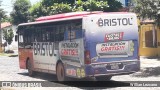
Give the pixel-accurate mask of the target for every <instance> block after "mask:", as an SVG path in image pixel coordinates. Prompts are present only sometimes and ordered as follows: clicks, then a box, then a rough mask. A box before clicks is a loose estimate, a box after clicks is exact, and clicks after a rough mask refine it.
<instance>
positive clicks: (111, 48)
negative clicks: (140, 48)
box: [96, 41, 134, 57]
mask: <svg viewBox="0 0 160 90" xmlns="http://www.w3.org/2000/svg"><path fill="white" fill-rule="evenodd" d="M133 48H134V47H133V42H132V41H119V42H107V43H101V44H97V46H96V51H97V55H98V56H100V57H103V56H105V57H117V56H118V57H128V56H132V55H133Z"/></svg>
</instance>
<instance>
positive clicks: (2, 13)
mask: <svg viewBox="0 0 160 90" xmlns="http://www.w3.org/2000/svg"><path fill="white" fill-rule="evenodd" d="M0 7H1V1H0ZM5 14H6V12H5V11H4V10H3V9H2V8H0V20H1V19H3V18H5V17H6V15H5Z"/></svg>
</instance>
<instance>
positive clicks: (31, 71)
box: [27, 60, 35, 77]
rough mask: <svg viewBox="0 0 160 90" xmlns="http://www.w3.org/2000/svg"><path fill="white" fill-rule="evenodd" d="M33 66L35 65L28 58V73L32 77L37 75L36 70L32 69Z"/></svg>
mask: <svg viewBox="0 0 160 90" xmlns="http://www.w3.org/2000/svg"><path fill="white" fill-rule="evenodd" d="M32 67H33V65H32V63H31V61H30V60H27V69H28V75H29V76H31V77H32V76H34V75H35V71H33V70H32Z"/></svg>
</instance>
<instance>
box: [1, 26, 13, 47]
mask: <svg viewBox="0 0 160 90" xmlns="http://www.w3.org/2000/svg"><path fill="white" fill-rule="evenodd" d="M13 37H14V34H13V30H12V29H11V28H10V29H9V30H7V29H3V39H4V40H6V42H7V43H8V45H11V43H12V41H13V40H12V39H13Z"/></svg>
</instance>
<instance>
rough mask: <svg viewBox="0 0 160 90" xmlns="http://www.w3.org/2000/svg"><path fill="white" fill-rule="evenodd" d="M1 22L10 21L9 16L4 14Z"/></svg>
mask: <svg viewBox="0 0 160 90" xmlns="http://www.w3.org/2000/svg"><path fill="white" fill-rule="evenodd" d="M1 22H11V17H8V16H6V17H4V18H2V20H1Z"/></svg>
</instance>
